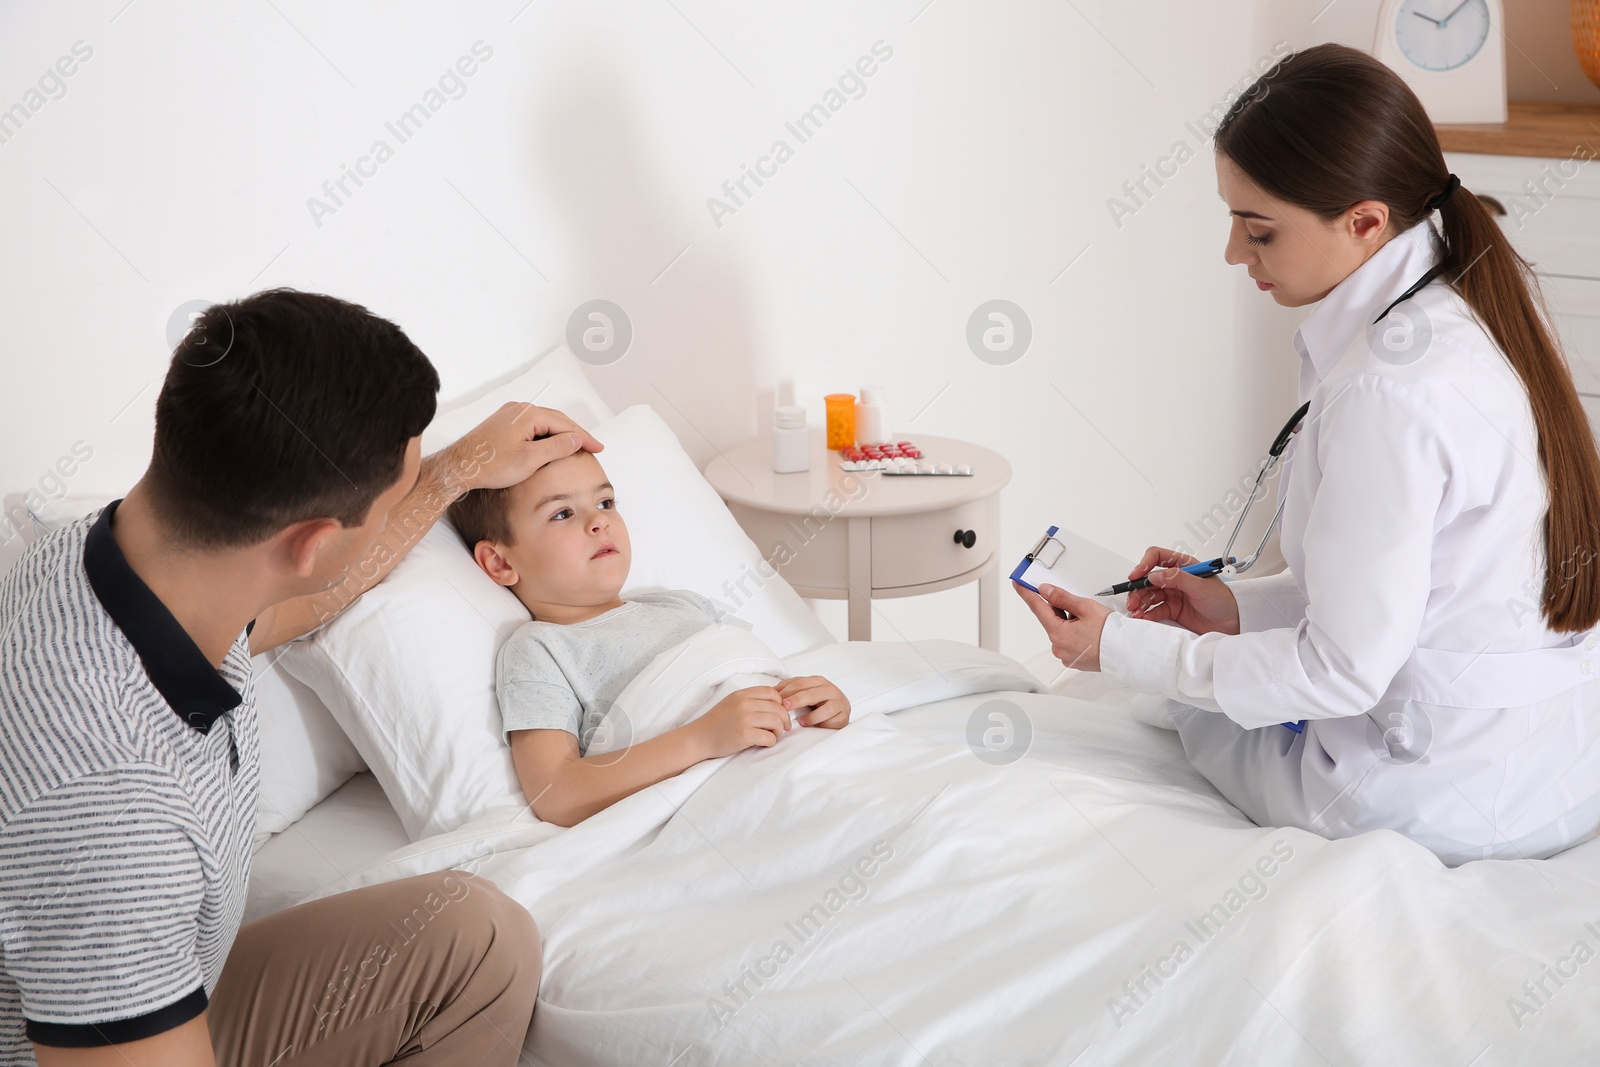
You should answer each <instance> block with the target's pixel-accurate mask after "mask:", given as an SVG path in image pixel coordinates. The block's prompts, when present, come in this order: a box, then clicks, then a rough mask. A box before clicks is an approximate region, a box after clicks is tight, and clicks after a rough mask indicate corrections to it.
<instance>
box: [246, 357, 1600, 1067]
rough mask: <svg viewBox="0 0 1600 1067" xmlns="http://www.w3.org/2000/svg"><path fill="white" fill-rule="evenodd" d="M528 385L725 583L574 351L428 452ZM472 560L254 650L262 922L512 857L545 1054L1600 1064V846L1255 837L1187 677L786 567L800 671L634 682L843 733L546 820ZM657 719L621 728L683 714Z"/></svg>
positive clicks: (653, 438)
mask: <svg viewBox="0 0 1600 1067" xmlns="http://www.w3.org/2000/svg"><path fill="white" fill-rule="evenodd" d="M506 391H509V392H510V393H512V394H514V395H517V396H520V397H523V398H527V397H538V398H539V399H540V402H541V403H546V404H550V405H551V406H556V407H563V408H566V409H568V410H572V411H574V412H575V413H579V414H580V415H581V416H582V421H585V422H586V424H588V425H591V426H593V427H595V428H596V429H597V432H598V433H599V436H600V437H601V439H602V440H605V441H606V442H607V445H608V450H607V453H606V454H605V455H604V456H603V457H602V458H603V460H604V462H605V464H606V468H607V472H608V474H609V475H611V477H612V480H613V482H614V483H615V484H616V485H617V487H618V498H619V503H621V504H622V507H623V508H624V511H625V514H626V515H627V517H628V521H629V525H630V528H631V530H632V532H633V539H634V543H635V547H636V558H635V561H634V563H635V565H634V570H635V572H636V573H635V579H634V580H633V581H632V583H631V588H642V587H651V586H656V587H677V588H694V589H697V590H699V591H701V592H704V593H706V595H709V596H714V597H715V596H717V595H719V593H720V592H721V589H722V583H723V582H724V580H725V579H726V577H727V576H728V575H729V574H730V573H738V572H742V570H743V569H744V568H747V567H751V566H755V565H756V564H758V563H759V562H760V561H759V558H758V557H756V556H754V555H753V553H754V552H755V549H754V546H753V545H751V544H750V543H749V542H748V539H747V538H742V534H741V533H740V532H739V531H738V529H737V525H736V524H735V523H734V522H733V520H732V518H731V516H728V515H727V512H726V509H725V508H721V505H720V502H719V501H717V500H716V499H715V495H714V494H711V493H710V490H709V487H708V486H705V484H704V482H703V480H702V479H700V478H699V474H698V471H696V470H695V469H694V467H693V464H692V463H690V462H689V461H688V459H687V457H686V456H684V455H683V453H682V451H681V448H679V446H678V445H677V443H676V441H675V439H674V438H673V437H672V434H671V431H670V430H669V429H667V428H666V427H665V425H664V424H663V423H661V422H660V420H659V419H657V418H655V416H654V414H653V413H652V412H650V411H649V410H648V409H643V410H640V409H629V410H628V411H625V412H621V413H617V414H613V413H611V412H610V411H609V410H607V409H604V406H603V404H602V403H601V402H600V401H599V400H598V398H597V397H595V396H594V395H593V393H592V390H589V389H588V388H587V385H586V383H585V382H584V381H583V380H582V374H581V368H578V367H577V365H576V363H575V362H574V361H572V360H571V357H570V356H566V357H562V358H556V357H552V358H547V359H545V360H541V361H539V363H538V365H537V366H535V367H534V368H532V369H531V370H530V371H529V372H528V373H526V374H524V375H522V376H520V377H516V376H514V377H513V378H512V379H509V380H508V381H506V382H503V383H499V384H498V385H497V386H496V387H495V388H492V389H487V390H485V391H484V392H483V393H482V394H481V395H479V396H476V397H472V398H468V399H467V401H466V402H464V403H463V404H461V405H458V406H457V407H456V408H455V409H453V410H451V411H449V412H446V417H445V418H443V419H442V420H441V422H440V424H439V425H438V426H437V427H435V428H434V429H433V430H431V431H430V432H431V433H434V434H435V435H436V436H435V440H434V442H433V444H438V443H439V436H440V435H443V436H449V435H453V434H455V433H459V432H460V431H461V430H463V429H465V428H466V426H470V425H471V424H472V422H473V421H476V419H477V418H478V417H480V416H481V414H483V413H484V411H485V408H486V407H492V406H495V405H497V404H498V403H499V401H500V399H501V398H502V397H503V395H504V394H505V393H506ZM452 419H454V420H455V422H454V423H452V421H451V420H452ZM425 443H426V442H425ZM707 494H710V495H709V496H708V495H707ZM718 509H720V511H719V510H718ZM686 517H690V518H692V521H685V520H686ZM685 528H692V529H693V530H694V531H695V537H694V538H692V539H685V538H684V534H683V530H684V529H685ZM475 574H476V572H475V571H474V569H473V568H472V565H471V561H470V559H469V558H468V557H467V554H466V552H465V551H464V548H463V546H462V545H461V544H460V542H459V541H458V540H455V539H454V535H453V533H451V532H450V531H449V530H448V528H447V527H444V526H439V527H435V529H434V530H433V531H431V532H430V533H429V534H428V535H427V536H426V537H424V538H422V540H421V541H420V542H419V543H418V544H417V545H416V546H415V547H414V548H413V550H412V551H411V553H410V554H409V555H408V556H407V558H406V559H405V560H404V561H402V563H401V564H400V565H399V567H397V568H396V570H395V572H394V574H393V575H392V576H391V578H390V579H389V580H388V581H386V582H385V583H383V585H381V586H379V587H378V588H377V589H375V590H373V591H372V592H371V593H369V594H368V595H367V596H366V597H363V598H362V599H361V600H360V601H358V602H357V603H356V604H355V605H354V606H353V607H352V608H351V609H350V610H349V611H347V612H346V613H345V614H343V615H341V616H340V617H339V618H338V619H337V620H335V621H334V622H333V623H331V624H330V625H328V626H326V627H324V628H323V629H321V630H319V631H318V632H317V633H315V634H313V635H311V636H310V637H308V638H307V639H305V640H302V641H297V642H294V643H292V644H291V645H290V646H288V647H286V648H285V649H284V650H282V653H281V655H274V656H272V657H263V658H262V659H261V660H258V664H257V666H258V678H259V681H258V691H259V696H260V704H259V714H260V717H261V724H262V736H263V775H262V780H263V801H262V807H261V809H260V811H259V812H258V816H259V821H260V824H261V828H262V829H261V833H260V835H259V839H258V847H257V851H256V853H255V856H254V864H253V867H254V869H253V873H252V878H251V885H250V898H249V904H248V917H251V918H253V917H258V916H260V915H263V914H268V913H270V912H272V911H274V910H277V909H278V908H281V907H286V906H289V905H291V904H293V903H295V902H297V901H300V900H303V899H310V898H313V897H316V896H319V895H324V894H327V893H332V892H338V891H342V890H345V889H349V888H354V887H356V886H360V885H366V884H372V883H375V882H380V881H384V880H388V879H393V878H398V877H404V876H407V875H410V874H415V873H420V872H422V871H426V870H440V869H446V868H459V869H463V870H471V871H474V872H476V873H478V874H480V875H482V876H484V877H486V878H489V879H491V880H492V881H494V882H495V883H496V884H497V885H499V886H500V887H501V888H502V889H503V890H504V891H505V892H507V893H508V894H510V895H511V896H513V897H514V898H515V899H517V900H518V901H520V902H521V903H522V904H524V905H525V906H526V907H528V909H529V910H530V911H531V912H532V914H533V915H534V916H535V918H536V919H537V920H538V923H539V926H540V929H541V932H542V935H543V938H544V949H543V951H544V976H543V981H542V987H541V993H540V1002H539V1007H538V1009H537V1012H536V1014H535V1019H534V1024H533V1027H532V1028H531V1030H530V1031H529V1033H528V1036H527V1041H526V1045H525V1048H526V1052H527V1059H528V1061H529V1062H531V1063H535V1064H548V1065H559V1067H585V1065H596V1067H598V1065H611V1064H628V1065H633V1064H661V1065H670V1064H677V1065H689V1064H729V1065H740V1067H748V1065H753V1064H790V1063H808V1064H840V1065H864V1064H884V1065H902V1064H903V1065H911V1064H925V1063H932V1064H942V1065H943V1064H948V1065H963V1064H972V1065H979V1064H982V1065H991V1064H1035V1063H1037V1064H1079V1065H1089V1064H1124V1063H1126V1064H1145V1063H1156V1062H1162V1063H1183V1064H1191V1063H1192V1064H1220V1063H1239V1064H1263V1063H1270V1064H1274V1065H1298V1064H1307V1065H1311V1064H1406V1065H1413V1064H1441V1065H1447V1067H1457V1065H1459V1067H1469V1065H1482V1067H1487V1065H1490V1064H1496V1065H1498V1064H1539V1065H1546V1064H1567V1063H1571V1064H1579V1063H1594V1062H1595V1061H1596V1060H1597V1059H1600V981H1597V979H1600V961H1597V960H1596V953H1597V951H1600V841H1594V840H1591V841H1589V842H1586V843H1585V844H1583V845H1580V846H1578V847H1576V848H1574V849H1571V850H1569V851H1568V852H1566V853H1564V854H1562V855H1560V856H1557V857H1555V858H1553V859H1549V860H1545V861H1516V862H1501V861H1490V862H1479V863H1472V864H1467V865H1465V866H1462V867H1459V868H1454V869H1451V868H1447V867H1445V866H1443V865H1442V864H1441V863H1440V862H1439V861H1438V860H1437V859H1436V858H1435V857H1434V856H1433V855H1432V854H1431V853H1429V852H1427V851H1426V850H1425V849H1423V848H1421V847H1420V846H1417V845H1415V844H1413V843H1411V842H1409V841H1407V840H1405V839H1404V838H1402V837H1400V836H1398V835H1396V834H1393V833H1387V832H1378V833H1370V834H1365V835H1362V836H1360V837H1357V838H1352V839H1348V840H1341V841H1327V840H1323V839H1321V838H1318V837H1316V836H1314V835H1311V834H1308V833H1304V832H1301V831H1298V830H1293V829H1279V828H1262V827H1257V826H1254V825H1253V824H1251V823H1250V822H1249V820H1247V819H1246V818H1244V816H1243V815H1242V814H1241V813H1240V812H1239V811H1237V810H1236V809H1235V808H1234V807H1233V806H1232V805H1230V804H1229V803H1228V802H1227V801H1225V800H1224V799H1223V798H1222V797H1221V796H1220V795H1219V794H1218V793H1217V792H1216V791H1215V790H1214V789H1213V788H1212V787H1211V786H1210V785H1209V784H1208V783H1207V782H1206V781H1204V780H1203V779H1202V778H1201V777H1200V776H1199V775H1198V774H1197V773H1196V772H1195V771H1194V770H1193V769H1192V768H1191V767H1190V765H1189V764H1188V762H1187V761H1186V760H1185V759H1184V756H1183V752H1182V748H1181V746H1180V744H1179V742H1178V739H1177V736H1176V734H1175V733H1173V732H1171V731H1169V730H1165V729H1162V728H1160V725H1159V724H1160V722H1161V707H1160V705H1159V702H1153V701H1150V700H1149V699H1148V698H1142V697H1138V696H1136V695H1135V694H1131V693H1127V692H1123V691H1118V690H1115V689H1112V688H1109V687H1107V686H1106V685H1105V684H1104V682H1103V681H1102V680H1101V679H1099V678H1098V677H1097V676H1093V675H1079V674H1075V673H1071V672H1069V673H1067V674H1066V675H1064V676H1063V677H1062V678H1061V679H1059V681H1058V683H1057V684H1055V685H1053V686H1050V687H1049V688H1048V690H1047V688H1046V686H1044V685H1043V684H1041V682H1040V681H1039V679H1037V678H1035V677H1034V676H1033V675H1032V674H1030V673H1029V672H1027V671H1026V670H1024V669H1022V668H1021V666H1020V665H1017V664H1015V663H1013V662H1011V661H1008V660H1005V658H1004V657H999V656H997V655H995V654H993V653H984V652H983V651H982V650H978V649H974V648H971V646H956V645H955V643H953V642H917V643H912V644H901V643H895V642H884V643H877V642H874V643H854V642H851V643H839V642H834V641H832V639H831V638H830V637H829V636H828V635H827V634H826V631H825V630H823V629H822V628H821V626H820V623H818V622H817V621H816V619H815V616H814V615H810V613H809V612H808V611H807V610H806V609H805V606H804V604H803V602H801V601H800V600H799V599H798V597H796V596H795V594H794V593H793V590H792V589H789V588H788V587H787V586H786V585H785V584H784V583H783V582H782V579H781V578H773V579H771V580H769V581H767V582H765V584H763V585H761V587H760V588H759V589H758V590H757V593H756V595H755V596H754V597H752V598H751V599H750V600H748V601H747V602H745V603H742V604H741V605H740V606H739V608H740V614H741V615H742V616H744V617H745V618H746V619H747V620H749V621H751V622H752V625H753V627H754V635H755V636H756V637H757V638H759V639H760V641H761V642H762V643H763V645H764V646H765V648H766V649H767V652H766V653H765V655H767V656H768V657H769V658H770V660H772V661H776V663H777V666H774V664H773V662H766V663H765V665H763V663H762V662H760V661H761V660H762V656H761V655H752V656H749V657H745V659H742V660H739V662H738V663H737V664H736V665H735V666H736V668H737V669H736V670H734V671H733V673H729V672H728V671H723V672H721V673H720V674H717V675H715V676H714V677H703V676H704V675H705V674H706V672H704V671H697V670H688V671H687V673H686V674H685V675H684V676H683V678H681V679H680V678H677V676H671V675H669V674H668V673H667V671H668V668H667V667H663V668H662V669H661V670H660V671H657V669H656V665H655V664H652V667H651V671H647V672H646V676H642V677H641V679H638V680H636V684H638V685H641V686H644V687H650V686H654V687H655V688H652V689H650V692H652V693H663V692H667V691H669V690H670V691H671V692H672V693H673V694H674V697H673V700H672V701H666V700H663V701H661V704H662V707H663V709H670V710H671V712H672V713H673V714H677V713H678V711H680V710H685V709H690V708H691V707H692V706H693V705H694V704H695V703H696V702H697V701H698V702H702V703H703V700H704V698H705V696H706V694H705V692H703V691H701V690H699V689H696V688H695V687H696V686H703V685H709V686H712V687H713V691H715V688H714V687H716V686H726V685H732V684H738V680H739V679H740V678H743V677H747V676H748V675H749V674H750V673H751V672H753V673H754V674H756V675H759V674H760V672H761V671H763V670H773V669H779V668H780V667H781V669H783V670H787V671H792V672H795V673H798V672H800V671H802V670H804V671H808V672H809V671H819V670H820V671H826V672H828V673H829V674H830V677H831V676H833V674H834V673H835V672H837V673H839V675H840V677H842V678H845V679H846V681H845V682H841V685H842V686H843V687H845V689H846V692H847V693H850V694H851V697H852V701H853V702H854V703H855V704H856V705H857V715H856V717H855V719H854V721H853V722H852V723H851V724H850V726H848V727H847V728H845V729H844V730H840V731H837V732H833V731H818V730H807V731H798V732H796V733H795V734H792V735H788V736H786V737H785V738H784V739H783V740H782V741H781V742H780V743H779V744H778V745H777V746H774V747H773V748H772V749H769V750H752V751H749V752H745V753H741V754H739V755H737V756H733V757H729V758H726V759H723V760H717V761H709V762H707V763H705V764H699V765H696V766H695V767H693V768H690V769H689V770H688V771H686V772H684V774H682V775H680V776H678V777H676V778H674V779H669V780H668V781H667V782H664V783H662V784H661V785H660V786H658V787H654V788H652V789H649V790H645V791H642V792H640V793H638V794H635V795H634V796H633V797H630V798H628V799H626V800H624V801H622V802H620V803H618V804H616V805H614V806H613V807H611V808H609V809H607V810H606V811H604V812H601V813H600V814H598V815H596V816H594V817H592V818H591V819H589V820H586V821H585V822H584V823H582V824H580V825H579V826H577V827H573V828H570V829H562V828H559V827H554V826H549V825H546V824H542V823H540V822H539V821H538V820H537V819H535V818H534V817H533V816H532V815H531V814H529V813H528V812H527V811H526V810H525V808H524V806H523V805H522V804H521V803H520V801H521V797H520V792H519V790H518V788H517V785H516V781H515V776H514V773H513V771H512V769H511V767H510V761H509V757H508V756H507V754H506V752H505V749H504V746H503V744H502V743H501V742H500V738H499V735H498V730H497V727H496V717H495V709H494V703H493V657H494V652H495V649H496V648H497V646H498V642H499V641H500V640H503V638H504V636H505V635H506V634H507V633H508V632H509V630H510V629H511V628H514V627H515V626H516V625H517V624H518V623H519V619H525V617H526V616H525V614H524V615H520V616H519V606H518V605H516V603H515V601H514V598H511V596H510V594H509V593H508V592H507V591H505V590H503V589H500V588H499V587H498V586H494V585H493V583H490V582H487V580H483V581H479V580H478V579H479V578H481V575H479V576H477V577H474V575H475ZM627 591H628V590H626V589H625V590H624V592H625V594H626V593H627ZM508 600H509V602H508ZM659 659H660V657H658V660H659ZM726 660H727V657H724V660H723V661H719V662H725V661H726ZM688 675H694V679H693V684H690V682H689V681H688V680H687V679H688ZM680 682H681V684H680ZM669 683H670V684H669ZM633 688H634V687H630V690H632V689H633ZM626 695H627V694H625V696H626ZM680 696H681V699H679V697H680ZM618 703H619V705H621V704H623V703H624V701H622V700H619V702H618ZM627 710H628V709H627V708H624V711H627ZM666 713H667V711H666V710H664V711H663V714H666ZM647 718H648V715H644V716H642V717H640V718H638V719H634V720H629V722H630V725H631V727H633V728H637V729H655V728H657V727H660V726H661V725H662V724H661V723H659V722H654V721H646V719H647ZM624 732H625V733H626V731H624Z"/></svg>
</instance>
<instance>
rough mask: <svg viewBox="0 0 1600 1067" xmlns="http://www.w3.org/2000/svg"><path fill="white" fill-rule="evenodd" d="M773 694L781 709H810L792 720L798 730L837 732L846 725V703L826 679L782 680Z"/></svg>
mask: <svg viewBox="0 0 1600 1067" xmlns="http://www.w3.org/2000/svg"><path fill="white" fill-rule="evenodd" d="M777 692H778V696H779V697H781V698H782V700H783V706H784V707H785V708H803V707H806V706H807V705H810V708H811V710H810V711H808V712H806V713H805V714H804V715H802V716H800V718H798V719H796V720H795V721H796V723H798V724H799V725H801V726H820V727H822V728H823V729H824V730H837V729H839V728H840V727H841V726H844V725H846V724H848V723H849V722H850V701H849V700H847V699H846V698H845V695H844V694H843V693H842V692H840V691H839V687H838V686H836V685H834V684H833V683H832V682H830V681H828V680H827V679H826V678H821V677H817V676H815V675H812V676H809V677H805V678H785V679H784V680H783V681H781V682H779V683H778V689H777Z"/></svg>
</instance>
